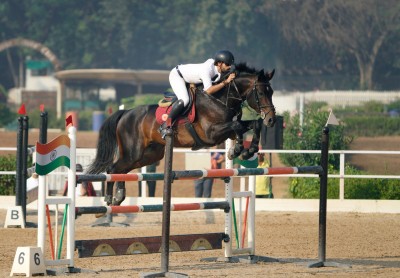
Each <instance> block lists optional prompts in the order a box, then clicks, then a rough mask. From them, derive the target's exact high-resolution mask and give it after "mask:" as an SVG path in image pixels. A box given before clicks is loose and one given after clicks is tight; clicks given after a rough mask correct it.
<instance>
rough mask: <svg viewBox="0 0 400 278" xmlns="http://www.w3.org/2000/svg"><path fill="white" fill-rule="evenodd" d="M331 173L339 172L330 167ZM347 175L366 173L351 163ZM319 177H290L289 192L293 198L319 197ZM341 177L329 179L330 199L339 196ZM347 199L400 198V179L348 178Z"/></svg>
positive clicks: (347, 166)
mask: <svg viewBox="0 0 400 278" xmlns="http://www.w3.org/2000/svg"><path fill="white" fill-rule="evenodd" d="M328 172H329V174H338V171H337V170H335V169H333V167H332V166H330V167H329V170H328ZM345 173H346V175H363V174H364V175H365V174H366V173H365V172H364V171H360V170H357V169H355V168H354V167H352V166H350V165H346V167H345ZM319 182H320V181H319V179H318V178H290V187H289V192H290V193H291V195H292V196H293V198H299V199H318V198H319V194H320V192H319V188H320V184H319ZM339 182H340V181H339V179H337V178H329V179H328V194H327V195H328V199H338V198H339ZM344 197H345V199H370V200H379V199H384V200H400V180H398V179H356V178H346V180H345V189H344Z"/></svg>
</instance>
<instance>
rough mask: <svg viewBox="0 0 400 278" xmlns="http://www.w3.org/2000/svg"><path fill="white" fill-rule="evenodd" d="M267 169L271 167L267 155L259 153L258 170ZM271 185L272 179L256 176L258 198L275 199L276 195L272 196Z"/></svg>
mask: <svg viewBox="0 0 400 278" xmlns="http://www.w3.org/2000/svg"><path fill="white" fill-rule="evenodd" d="M267 167H269V162H268V160H267V159H265V154H264V153H259V154H258V167H257V168H267ZM270 185H271V183H270V177H268V176H265V175H264V176H256V198H274V194H272V187H271V186H270Z"/></svg>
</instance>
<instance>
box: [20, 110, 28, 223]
mask: <svg viewBox="0 0 400 278" xmlns="http://www.w3.org/2000/svg"><path fill="white" fill-rule="evenodd" d="M22 130H23V132H22V134H23V136H22V154H21V156H22V173H21V206H22V214H23V215H24V223H25V225H26V179H27V177H28V175H27V170H28V132H29V117H28V116H24V117H23V124H22Z"/></svg>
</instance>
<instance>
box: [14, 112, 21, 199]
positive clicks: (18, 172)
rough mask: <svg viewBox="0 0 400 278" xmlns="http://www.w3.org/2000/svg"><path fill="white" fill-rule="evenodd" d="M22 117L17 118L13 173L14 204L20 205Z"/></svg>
mask: <svg viewBox="0 0 400 278" xmlns="http://www.w3.org/2000/svg"><path fill="white" fill-rule="evenodd" d="M22 118H23V117H19V118H18V131H17V165H16V167H15V169H16V175H15V206H21V191H22V171H23V169H22V168H23V159H22V148H23V146H22V142H23V140H22V138H23V136H22V135H23V129H22V125H23V123H22Z"/></svg>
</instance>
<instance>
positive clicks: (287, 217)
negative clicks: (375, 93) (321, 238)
mask: <svg viewBox="0 0 400 278" xmlns="http://www.w3.org/2000/svg"><path fill="white" fill-rule="evenodd" d="M35 213H36V212H35V211H32V212H29V213H28V216H27V222H31V223H37V217H36V215H35ZM5 216H6V211H5V210H0V225H1V227H3V226H4V220H5ZM61 217H62V215H60V222H61ZM161 220H162V216H161V213H142V214H130V215H125V214H121V215H118V216H116V217H114V222H115V223H127V224H129V226H128V227H92V225H93V224H95V223H98V222H99V221H102V219H100V220H99V219H96V218H94V216H92V215H85V216H81V217H78V219H77V223H76V239H77V240H78V239H98V238H120V237H123V238H125V237H137V236H159V235H161ZM52 221H54V215H53V218H52ZM399 230H400V216H399V215H396V214H355V213H329V212H328V215H327V246H326V261H327V262H336V263H339V264H341V266H340V267H322V268H308V267H307V266H308V264H309V263H312V262H316V261H317V259H318V213H291V212H286V213H267V212H258V213H257V214H256V255H258V256H266V257H270V258H275V259H278V260H279V262H258V263H256V264H244V263H223V262H202V261H200V259H203V258H210V257H223V254H224V251H223V250H211V251H193V252H182V253H178V252H173V253H170V257H169V271H171V272H179V273H184V274H187V275H190V277H400V233H399ZM59 231H60V228H59ZM223 231H224V213H223V212H222V211H219V210H214V211H208V212H205V211H203V212H198V211H197V212H172V214H171V235H175V234H191V233H208V232H223ZM36 243H37V230H36V229H35V228H27V229H18V228H9V229H4V228H0V247H1V249H2V252H1V255H0V258H1V260H0V277H9V274H10V271H11V267H12V263H13V259H14V256H15V252H16V249H17V247H18V246H35V245H36ZM47 249H48V250H47V251H46V252H47V258H50V253H49V252H50V251H49V250H50V249H49V247H48V245H47ZM76 254H77V252H76ZM160 260H161V255H160V254H147V255H130V256H118V257H97V258H81V259H79V258H77V259H76V260H75V266H76V267H78V268H81V269H83V270H85V271H88V270H90V272H85V273H80V274H74V275H73V276H76V277H108V278H109V277H118V278H120V277H139V275H140V273H144V272H157V271H160V270H161V261H160ZM346 266H347V267H346Z"/></svg>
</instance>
